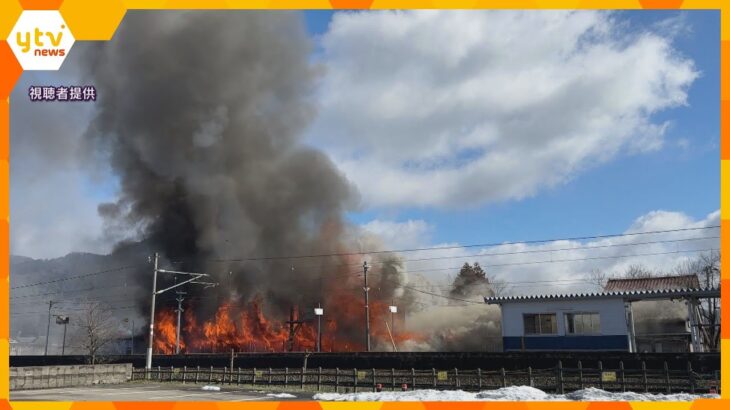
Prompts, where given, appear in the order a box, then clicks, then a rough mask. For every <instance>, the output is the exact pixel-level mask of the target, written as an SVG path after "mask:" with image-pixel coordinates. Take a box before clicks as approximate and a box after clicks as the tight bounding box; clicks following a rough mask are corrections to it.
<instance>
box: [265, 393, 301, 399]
mask: <svg viewBox="0 0 730 410" xmlns="http://www.w3.org/2000/svg"><path fill="white" fill-rule="evenodd" d="M266 397H275V398H277V399H295V398H296V397H297V396H295V395H293V394H289V393H268V394H267V395H266Z"/></svg>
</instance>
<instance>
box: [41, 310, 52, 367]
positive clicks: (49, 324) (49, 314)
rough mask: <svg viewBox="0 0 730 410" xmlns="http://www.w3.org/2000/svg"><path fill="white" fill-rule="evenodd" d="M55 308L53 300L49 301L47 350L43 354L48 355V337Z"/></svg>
mask: <svg viewBox="0 0 730 410" xmlns="http://www.w3.org/2000/svg"><path fill="white" fill-rule="evenodd" d="M52 308H53V301H52V300H49V301H48V325H47V326H46V350H45V351H44V353H43V355H44V356H48V337H49V336H50V335H51V309H52Z"/></svg>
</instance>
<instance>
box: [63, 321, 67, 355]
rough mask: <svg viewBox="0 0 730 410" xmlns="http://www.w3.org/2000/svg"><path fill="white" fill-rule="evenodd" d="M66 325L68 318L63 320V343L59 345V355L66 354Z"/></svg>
mask: <svg viewBox="0 0 730 410" xmlns="http://www.w3.org/2000/svg"><path fill="white" fill-rule="evenodd" d="M66 325H68V320H66V321H65V322H63V344H62V345H61V356H63V355H65V354H66Z"/></svg>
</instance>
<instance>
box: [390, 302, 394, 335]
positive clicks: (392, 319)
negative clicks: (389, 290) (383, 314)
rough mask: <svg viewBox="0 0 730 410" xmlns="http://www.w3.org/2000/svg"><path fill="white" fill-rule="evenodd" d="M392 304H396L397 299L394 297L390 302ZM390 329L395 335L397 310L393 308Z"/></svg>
mask: <svg viewBox="0 0 730 410" xmlns="http://www.w3.org/2000/svg"><path fill="white" fill-rule="evenodd" d="M390 305H391V306H395V299H393V300H392V301H391V302H390ZM390 331H391V333H392V334H393V335H395V312H394V311H393V309H391V310H390ZM393 335H391V337H392V336H393Z"/></svg>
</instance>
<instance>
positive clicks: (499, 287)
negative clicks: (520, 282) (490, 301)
mask: <svg viewBox="0 0 730 410" xmlns="http://www.w3.org/2000/svg"><path fill="white" fill-rule="evenodd" d="M489 285H490V287H491V288H492V293H493V294H494V296H495V297H499V296H504V295H505V294H506V293H507V291H508V290H509V283H507V282H505V281H504V280H502V279H492V280H491V281H490V282H489Z"/></svg>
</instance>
